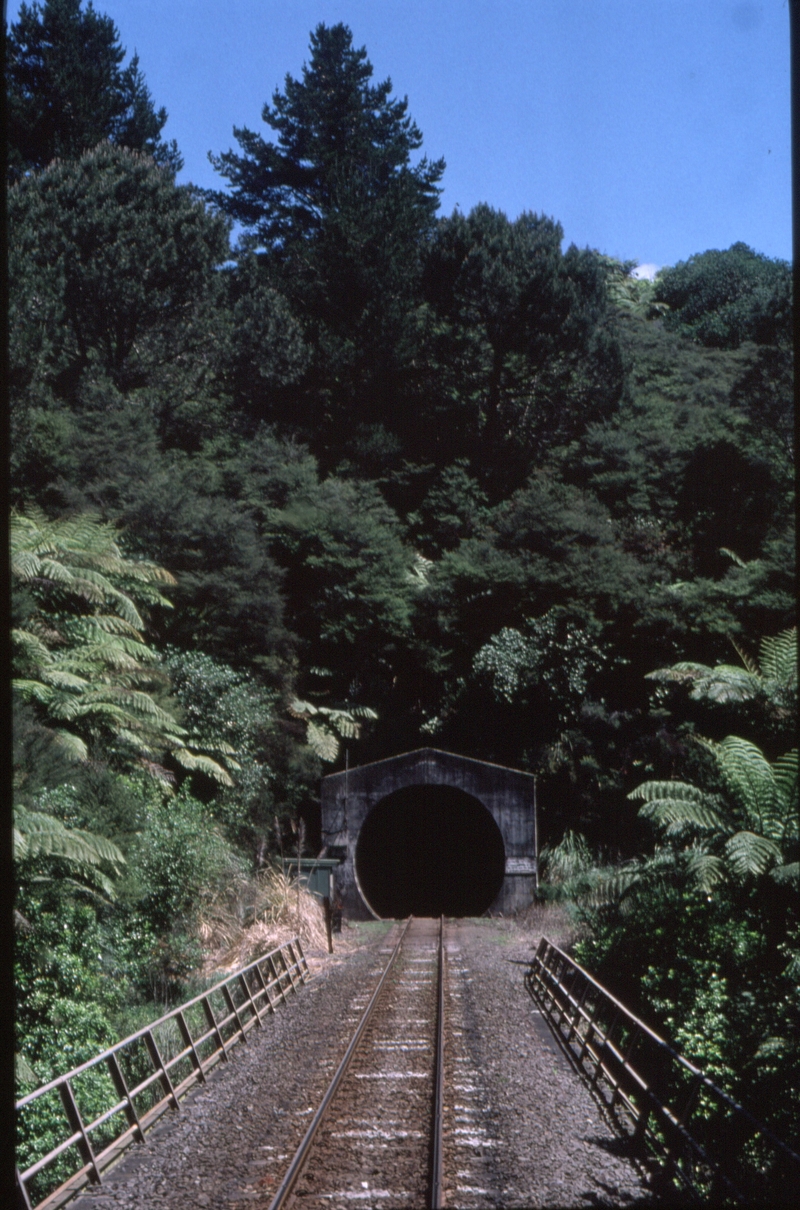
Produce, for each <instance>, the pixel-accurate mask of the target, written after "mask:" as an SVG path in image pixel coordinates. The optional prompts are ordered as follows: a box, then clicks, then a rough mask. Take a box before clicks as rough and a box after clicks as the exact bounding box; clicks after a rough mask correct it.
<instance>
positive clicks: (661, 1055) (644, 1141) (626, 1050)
mask: <svg viewBox="0 0 800 1210" xmlns="http://www.w3.org/2000/svg"><path fill="white" fill-rule="evenodd" d="M525 982H526V985H527V987H528V990H529V991H530V993H531V994H532V996H533V997H534V999H535V1000H536V1002H537V1003H538V1004H539V1006H540V1008H541V1010H542V1013H543V1014H544V1015H545V1017H546V1018H547V1019H548V1020H549V1022H550V1025H551V1027H552V1028H553V1030H554V1031H555V1033H556V1035H557V1037H558V1038H559V1039H560V1041H561V1042H562V1044H563V1045H564V1047H565V1048H566V1049H568V1051H569V1052H570V1054H571V1055H572V1058H573V1060H574V1062H575V1063H576V1065H577V1067H578V1068H579V1070H580V1071H581V1072H582V1073H583V1074H584V1075H585V1076H587V1077H588V1079H589V1081H590V1084H591V1085H592V1087H593V1088H594V1089H595V1090H596V1091H597V1093H598V1094H599V1095H600V1096H601V1097H602V1098H603V1099H604V1101H605V1102H606V1104H607V1106H608V1107H609V1108H610V1109H619V1110H621V1111H622V1115H623V1117H624V1118H625V1119H626V1121H627V1123H628V1124H629V1126H630V1128H631V1133H632V1136H633V1139H634V1140H635V1141H636V1142H638V1143H639V1144H641V1146H642V1147H643V1148H644V1149H645V1150H646V1151H648V1152H649V1153H650V1155H651V1156H655V1157H656V1159H657V1163H658V1168H659V1177H658V1180H657V1184H658V1185H660V1187H661V1188H662V1190H664V1191H665V1192H666V1191H667V1190H668V1189H669V1188H670V1187H672V1188H673V1189H676V1187H677V1188H678V1189H680V1190H681V1191H682V1194H683V1195H684V1196H687V1195H688V1196H689V1197H690V1198H692V1199H695V1200H697V1201H698V1202H703V1203H711V1204H720V1203H724V1204H727V1203H730V1202H743V1203H744V1204H746V1205H765V1206H766V1205H770V1206H774V1205H777V1206H781V1205H800V1156H798V1155H797V1154H796V1153H795V1152H794V1151H792V1150H791V1149H790V1148H789V1147H787V1146H786V1144H785V1143H783V1142H782V1141H781V1140H780V1139H779V1138H777V1137H776V1135H775V1134H773V1132H772V1131H771V1130H769V1129H768V1128H767V1127H766V1126H764V1125H762V1123H761V1122H759V1121H758V1120H757V1119H756V1118H755V1117H754V1116H753V1115H752V1114H751V1113H749V1112H748V1111H747V1110H746V1109H744V1108H743V1107H742V1106H741V1105H739V1104H737V1102H736V1101H734V1100H733V1099H732V1098H731V1097H730V1096H728V1094H727V1093H726V1092H724V1091H723V1090H722V1089H721V1088H718V1087H717V1085H716V1084H714V1083H713V1081H712V1080H710V1079H709V1077H708V1076H706V1075H705V1074H704V1073H703V1072H702V1071H700V1069H699V1068H697V1067H695V1066H694V1065H693V1064H692V1063H690V1062H689V1061H688V1060H687V1059H685V1058H683V1056H682V1055H679V1054H678V1053H677V1051H675V1050H673V1049H672V1047H671V1046H670V1045H669V1044H668V1043H667V1042H666V1041H665V1040H664V1039H663V1038H661V1037H659V1036H658V1034H656V1033H654V1031H653V1030H652V1029H650V1028H649V1027H648V1026H647V1025H645V1024H644V1022H643V1021H640V1020H639V1019H638V1018H637V1017H635V1016H634V1015H633V1013H631V1012H629V1011H628V1009H627V1008H625V1006H624V1005H623V1004H621V1003H620V1002H619V1001H618V1000H617V999H615V998H614V996H612V995H611V993H610V992H609V991H607V990H606V989H605V988H604V987H603V986H602V984H600V983H598V982H597V980H596V979H594V978H593V977H592V976H591V975H590V974H589V973H588V971H585V970H584V969H583V967H582V966H579V965H578V963H577V962H575V961H574V960H573V959H572V958H570V957H569V955H568V954H565V953H564V951H563V950H560V949H559V948H558V947H557V946H555V945H553V944H552V943H551V942H550V941H548V939H547V938H546V937H542V939H541V941H540V943H539V947H538V950H537V952H536V956H535V957H534V960H533V962H532V964H531V966H530V967H529V969H528V972H527V973H526V976H525Z"/></svg>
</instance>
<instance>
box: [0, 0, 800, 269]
mask: <svg viewBox="0 0 800 1210" xmlns="http://www.w3.org/2000/svg"><path fill="white" fill-rule="evenodd" d="M95 8H96V9H97V10H98V11H100V12H106V13H108V14H109V15H110V16H111V17H112V18H113V20H114V21H115V23H116V25H117V27H118V29H119V31H120V37H121V42H122V45H123V46H125V47H126V48H127V49H128V51H129V52H133V51H134V50H136V51H138V53H139V58H140V65H141V68H142V70H143V72H144V75H145V78H146V80H147V83H148V85H149V87H150V90H151V92H152V94H153V99H154V101H155V103H156V105H157V106H161V105H164V106H165V107H166V109H167V111H168V112H169V122H168V123H167V126H166V128H165V131H164V134H165V136H167V137H169V138H175V139H176V140H177V142H178V145H179V147H180V148H181V151H182V153H183V155H184V158H185V161H186V168H185V171H184V173H183V174H182V179H184V180H191V181H194V182H195V183H197V184H199V185H203V186H219V184H220V178H219V177H217V175H216V174H215V173H214V171H213V169H212V168H211V166H210V164H209V163H208V160H207V152H208V151H209V150H213V151H214V152H219V151H222V150H227V149H228V148H229V147H231V146H235V143H234V140H233V134H232V128H233V126H234V125H237V126H249V127H250V128H251V129H255V130H259V131H260V132H261V133H262V134H266V133H267V128H266V127H264V126H263V124H262V123H261V118H260V115H261V107H262V105H263V103H264V101H267V100H269V99H270V98H271V95H272V92H273V91H274V89H275V88H276V87H280V86H281V85H282V82H283V79H284V77H285V75H286V73H287V72H289V73H290V74H292V75H294V76H298V75H299V74H300V72H301V69H302V65H303V62H304V60H306V59H307V57H308V35H309V31H310V30H311V29H312V28H313V27H314V26H315V25H317V24H318V23H319V22H320V21H323V22H325V23H326V24H333V23H335V22H337V21H344V22H345V23H346V24H347V25H349V26H350V28H351V29H352V31H353V36H354V40H355V43H356V45H358V46H362V45H363V46H366V48H367V51H368V54H369V57H370V60H371V61H372V63H373V65H374V68H375V78H376V79H378V80H383V79H385V78H386V77H387V76H390V77H391V79H392V84H393V88H394V92H395V94H396V95H398V96H408V99H409V111H410V113H411V115H412V116H413V118H414V119H415V121H416V122H417V124H418V125H419V127H420V129H421V130H422V133H423V135H424V139H425V143H424V151H425V152H426V153H427V154H428V155H429V156H430V157H431V158H438V157H439V156H444V158H445V160H446V161H447V170H446V173H445V176H444V181H443V184H444V194H443V196H442V211H443V213H448V214H449V213H450V212H451V211H452V210H453V209H454V207H455V206H456V205H458V206H459V207H460V208H461V209H462V210H463V211H468V210H469V209H470V208H471V207H472V206H474V205H475V204H476V203H478V202H488V203H489V204H490V205H492V206H495V207H497V208H498V209H501V210H504V211H505V212H506V213H507V214H508V215H509V216H510V217H512V218H513V217H515V216H516V215H517V214H519V213H520V212H521V211H522V210H533V211H536V212H537V213H540V214H547V215H551V216H552V217H554V218H556V219H557V220H558V221H559V222H560V223H561V224H562V226H563V228H564V234H565V242H566V243H570V242H574V243H576V244H578V245H579V246H581V247H583V246H587V245H588V246H589V247H593V248H597V249H599V250H600V251H601V252H605V253H608V254H609V255H612V256H618V257H620V258H624V259H631V260H634V259H635V260H637V261H639V262H641V263H643V264H654V265H664V264H674V263H675V262H676V261H678V260H683V259H685V258H686V257H688V256H690V255H691V254H692V253H695V252H702V251H705V250H706V249H707V248H726V247H728V246H729V245H730V244H732V243H734V242H735V241H736V240H744V242H745V243H747V244H750V245H751V246H752V247H754V248H755V249H756V250H757V251H759V252H763V253H765V254H767V255H768V256H776V257H783V258H786V259H787V260H788V259H790V257H791V177H790V141H789V134H790V125H789V10H788V3H787V0H761V2H753V0H280V2H278V0H226V2H225V3H224V4H223V3H221V2H220V0H95ZM18 10H19V3H17V2H15V0H11V2H10V3H9V5H8V18H9V20H11V21H13V20H14V19H15V17H16V14H17V12H18Z"/></svg>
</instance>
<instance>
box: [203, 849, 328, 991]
mask: <svg viewBox="0 0 800 1210" xmlns="http://www.w3.org/2000/svg"><path fill="white" fill-rule="evenodd" d="M197 936H198V939H199V941H200V944H201V945H202V947H203V954H204V960H203V965H202V967H201V969H200V971H199V974H200V975H201V976H202V978H204V979H207V978H210V977H212V976H214V975H217V974H219V975H226V974H229V973H230V972H231V971H234V970H237V969H238V968H239V967H242V966H246V965H247V964H248V962H252V961H253V960H254V959H256V958H258V957H260V956H261V955H262V954H265V953H266V952H267V951H268V950H271V949H274V948H275V947H276V946H278V945H281V944H282V943H283V942H285V941H289V940H290V939H291V938H292V937H297V936H299V938H300V941H301V943H302V945H303V949H304V950H306V951H309V952H310V951H314V950H317V951H319V950H321V951H327V938H326V933H325V916H324V912H323V908H322V904H321V903H320V902H319V900H318V899H315V898H314V896H313V895H311V894H309V892H308V891H306V890H305V889H304V888H303V887H298V885H297V882H296V881H295V880H290V879H288V878H286V877H285V876H284V875H283V874H282V873H281V871H280V870H272V869H270V870H266V871H264V872H263V873H261V874H259V875H258V876H257V877H255V878H253V879H249V880H248V881H247V882H246V883H241V884H240V885H239V886H237V887H236V893H235V895H231V896H229V897H228V898H227V899H225V900H219V901H217V902H215V903H212V904H210V905H209V906H208V907H207V908H206V909H205V910H204V911H203V913H202V915H201V916H200V917H199V919H198V922H197Z"/></svg>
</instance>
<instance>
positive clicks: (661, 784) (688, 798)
mask: <svg viewBox="0 0 800 1210" xmlns="http://www.w3.org/2000/svg"><path fill="white" fill-rule="evenodd" d="M705 797H706V795H705V793H704V791H702V790H698V788H697V786H693V785H691V784H690V783H689V782H685V781H645V782H642V784H641V785H640V786H637V787H636V789H635V790H631V792H630V794H629V795H628V798H643V799H644V800H645V802H651V801H653V800H654V799H662V798H669V799H675V800H676V801H678V800H682V801H684V802H702V801H703V800H704V799H705Z"/></svg>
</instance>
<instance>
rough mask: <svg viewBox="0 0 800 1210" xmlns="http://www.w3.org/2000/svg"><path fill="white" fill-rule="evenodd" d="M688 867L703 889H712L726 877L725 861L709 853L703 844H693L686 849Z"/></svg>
mask: <svg viewBox="0 0 800 1210" xmlns="http://www.w3.org/2000/svg"><path fill="white" fill-rule="evenodd" d="M684 860H685V862H686V868H687V871H688V873H689V874H690V876H691V878H692V879H693V880H694V882H695V883H696V884H697V886H698V887H699V888H700V890H701V891H706V892H708V891H710V890H712V889H713V887H715V886H716V884H717V883H718V882H722V881H723V879H724V878H725V863H724V861H723V860H722V858H721V857H718V856H717V855H716V854H714V853H709V852H708V850H707V849H705V848H703V846H702V845H692V846H691V847H690V848H688V849H686V850H685V851H684Z"/></svg>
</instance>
